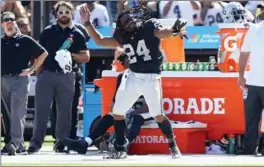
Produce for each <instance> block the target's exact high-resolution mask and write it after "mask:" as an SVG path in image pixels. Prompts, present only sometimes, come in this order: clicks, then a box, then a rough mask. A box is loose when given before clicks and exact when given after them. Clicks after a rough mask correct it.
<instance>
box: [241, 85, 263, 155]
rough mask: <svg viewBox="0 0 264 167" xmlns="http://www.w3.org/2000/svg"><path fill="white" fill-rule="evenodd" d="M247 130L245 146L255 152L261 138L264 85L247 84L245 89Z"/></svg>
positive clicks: (247, 149) (249, 150)
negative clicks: (260, 127)
mask: <svg viewBox="0 0 264 167" xmlns="http://www.w3.org/2000/svg"><path fill="white" fill-rule="evenodd" d="M244 106H245V119H246V132H245V136H244V141H243V148H244V149H245V151H247V152H254V151H255V149H256V146H257V144H258V139H259V123H260V120H261V114H262V109H263V108H264V87H258V86H250V85H246V89H245V91H244Z"/></svg>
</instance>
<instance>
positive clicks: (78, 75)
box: [51, 23, 90, 139]
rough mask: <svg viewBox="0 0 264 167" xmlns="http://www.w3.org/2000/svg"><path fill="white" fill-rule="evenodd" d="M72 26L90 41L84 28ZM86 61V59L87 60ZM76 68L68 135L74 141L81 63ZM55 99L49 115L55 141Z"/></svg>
mask: <svg viewBox="0 0 264 167" xmlns="http://www.w3.org/2000/svg"><path fill="white" fill-rule="evenodd" d="M74 26H75V27H77V28H78V29H79V30H80V31H81V32H82V33H83V35H84V36H85V39H86V41H89V40H90V36H89V34H88V32H87V30H86V28H85V27H84V26H83V25H82V24H79V23H74ZM87 61H88V59H87ZM87 61H83V62H82V63H86V62H87ZM76 63H77V66H76V67H75V68H73V71H74V73H75V75H76V79H75V91H74V92H75V93H74V98H73V102H72V124H71V133H70V138H71V139H76V138H77V136H76V134H77V123H78V104H79V98H80V97H81V94H82V85H81V84H82V72H81V63H79V62H76ZM56 113H57V112H56V99H55V98H54V99H53V104H52V114H51V129H52V137H53V138H54V139H56V134H55V129H56V119H57V114H56Z"/></svg>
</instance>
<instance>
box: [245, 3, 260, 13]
mask: <svg viewBox="0 0 264 167" xmlns="http://www.w3.org/2000/svg"><path fill="white" fill-rule="evenodd" d="M261 2H262V1H248V2H247V4H246V5H245V8H246V9H247V10H249V11H250V12H251V13H254V14H255V13H256V11H257V6H258V5H259V4H260V3H261Z"/></svg>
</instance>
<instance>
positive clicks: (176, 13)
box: [159, 0, 199, 26]
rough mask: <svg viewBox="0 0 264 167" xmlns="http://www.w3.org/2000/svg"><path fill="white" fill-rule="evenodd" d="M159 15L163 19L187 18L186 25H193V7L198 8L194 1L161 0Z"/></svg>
mask: <svg viewBox="0 0 264 167" xmlns="http://www.w3.org/2000/svg"><path fill="white" fill-rule="evenodd" d="M159 5H160V6H159V9H160V15H161V18H163V19H181V18H185V19H186V20H187V25H188V26H193V25H194V15H195V12H194V9H199V5H197V3H196V2H195V1H174V0H169V1H161V2H160V4H159Z"/></svg>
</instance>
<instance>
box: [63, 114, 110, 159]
mask: <svg viewBox="0 0 264 167" xmlns="http://www.w3.org/2000/svg"><path fill="white" fill-rule="evenodd" d="M113 123H114V117H113V116H112V114H107V115H105V116H103V118H102V119H101V120H100V122H98V125H97V126H96V127H95V129H94V130H93V131H92V132H91V134H90V135H89V136H87V137H85V138H83V139H79V140H73V139H71V138H65V139H64V141H63V142H64V144H65V145H66V146H67V147H68V149H69V150H73V151H76V152H78V153H79V154H86V152H87V148H88V147H90V146H92V145H93V144H94V143H93V142H94V141H95V140H96V139H97V138H98V137H100V136H102V135H103V134H105V133H106V131H107V129H108V128H110V127H111V126H112V125H113Z"/></svg>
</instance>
